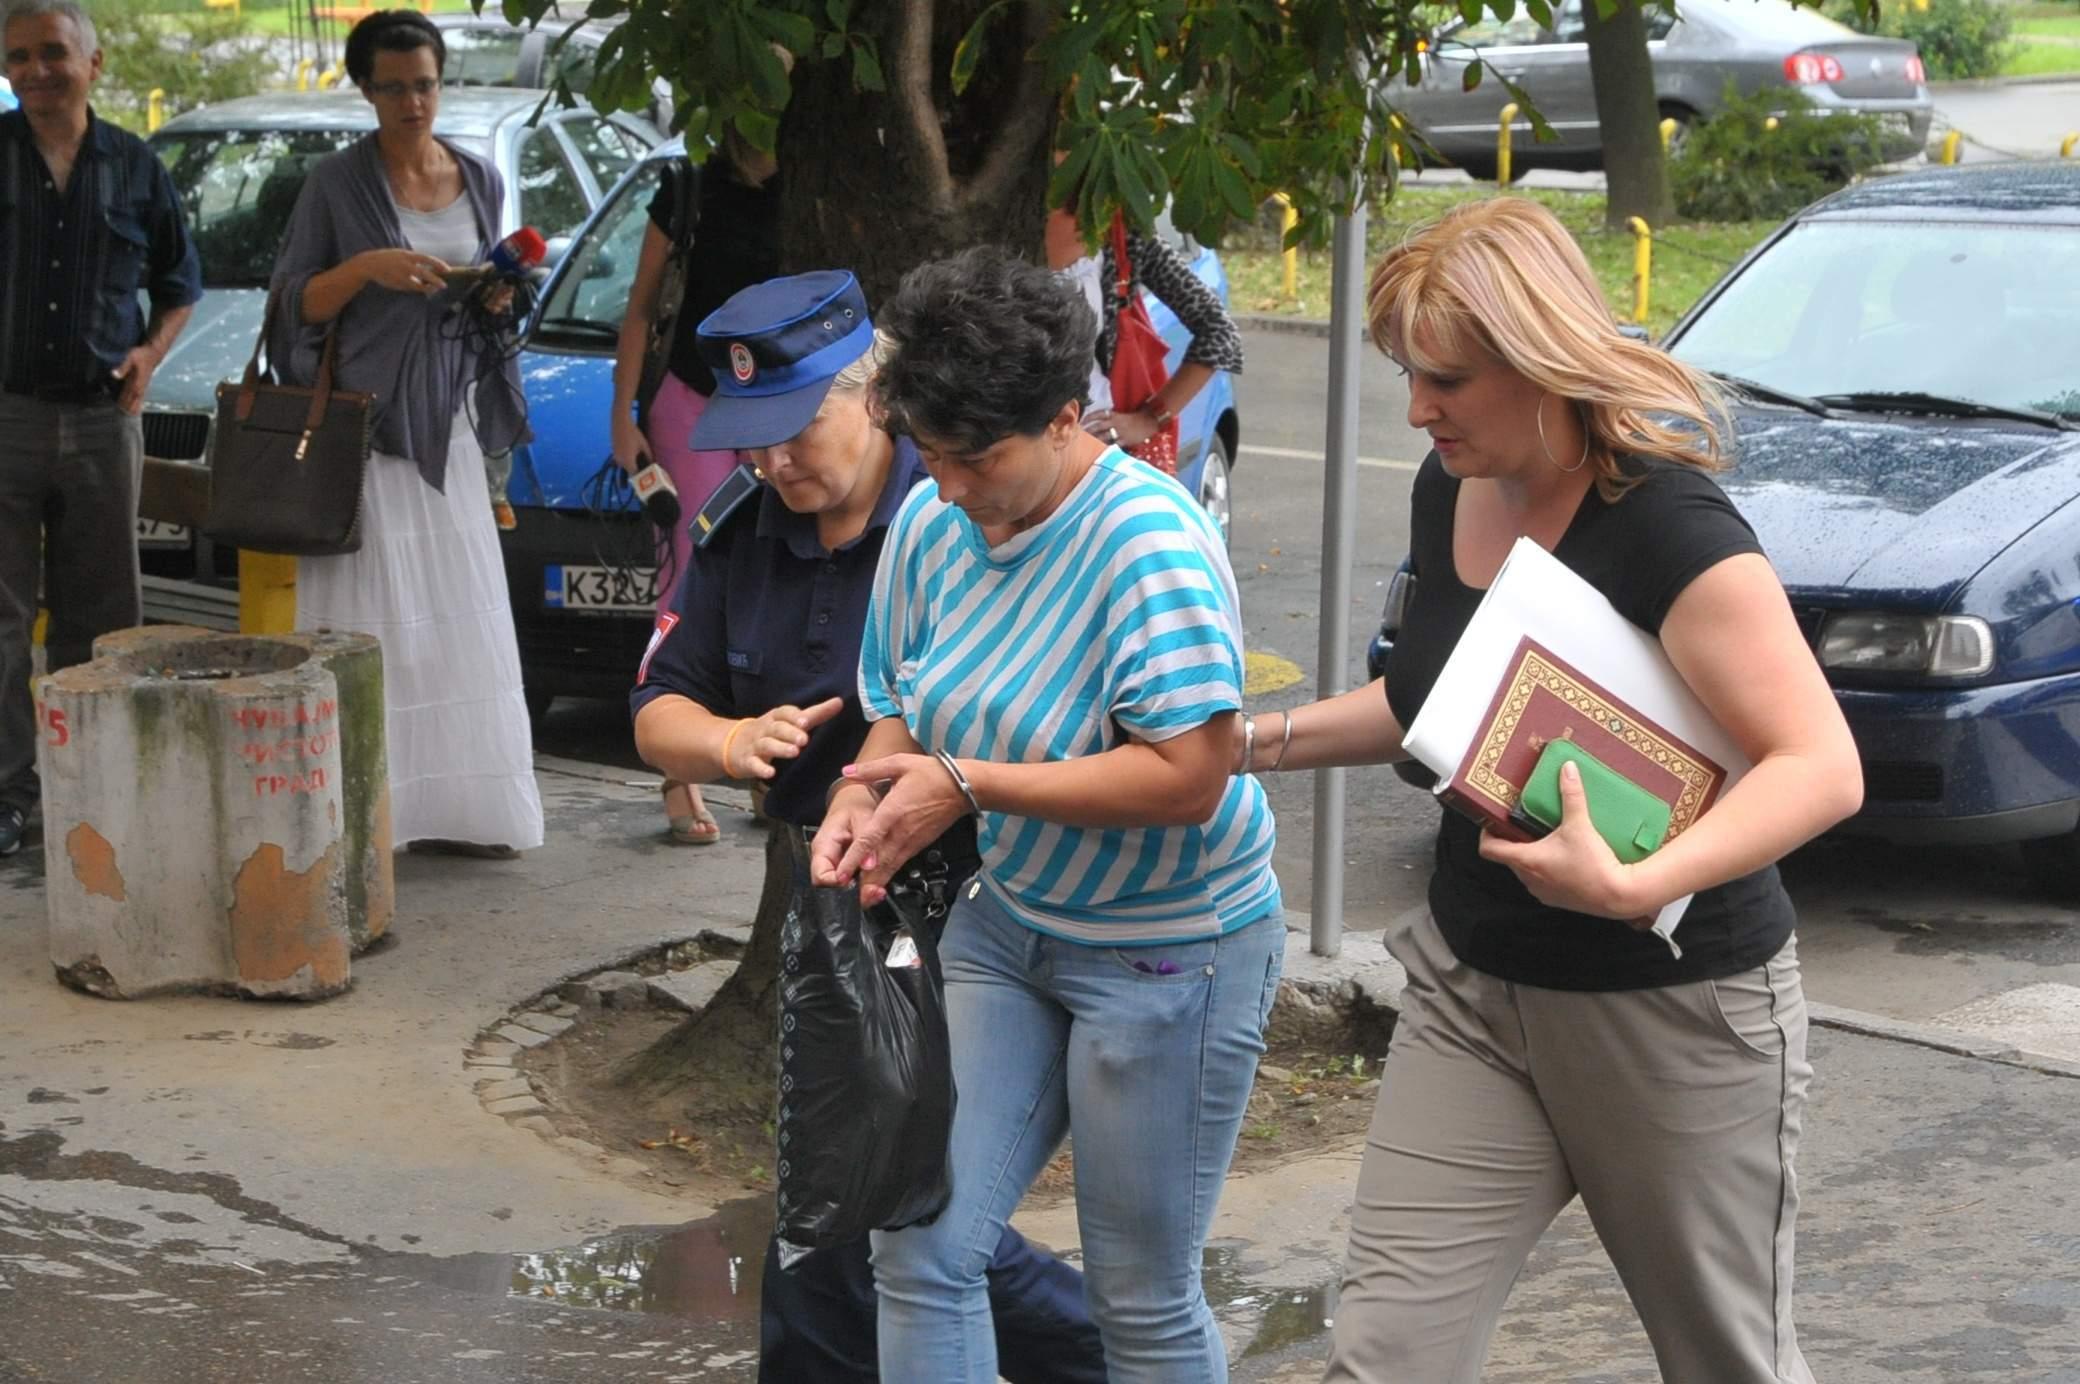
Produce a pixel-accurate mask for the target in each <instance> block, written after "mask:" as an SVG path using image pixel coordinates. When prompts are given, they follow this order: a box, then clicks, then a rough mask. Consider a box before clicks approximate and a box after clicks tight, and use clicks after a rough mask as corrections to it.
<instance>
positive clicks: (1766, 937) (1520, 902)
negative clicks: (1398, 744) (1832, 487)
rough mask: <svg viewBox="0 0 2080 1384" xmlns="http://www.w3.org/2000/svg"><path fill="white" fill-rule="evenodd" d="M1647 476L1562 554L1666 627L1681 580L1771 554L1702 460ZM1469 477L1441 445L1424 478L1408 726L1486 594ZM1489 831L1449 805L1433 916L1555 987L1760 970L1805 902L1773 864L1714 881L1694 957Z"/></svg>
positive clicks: (1593, 503)
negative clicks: (1512, 850) (1459, 538)
mask: <svg viewBox="0 0 2080 1384" xmlns="http://www.w3.org/2000/svg"><path fill="white" fill-rule="evenodd" d="M1626 465H1627V469H1628V473H1629V474H1632V475H1637V476H1640V477H1641V479H1640V480H1639V481H1638V483H1637V484H1635V485H1634V486H1633V487H1632V488H1631V489H1630V490H1629V491H1627V492H1626V493H1625V494H1624V495H1623V496H1622V497H1621V498H1620V499H1619V500H1618V501H1617V502H1616V503H1609V502H1606V501H1605V500H1604V499H1603V497H1602V496H1601V494H1599V492H1598V491H1597V490H1596V488H1595V487H1593V486H1592V487H1590V489H1589V493H1588V494H1587V495H1586V496H1584V497H1583V499H1582V504H1581V508H1580V509H1579V510H1578V511H1576V513H1575V517H1574V520H1573V522H1572V523H1571V524H1570V525H1569V526H1568V529H1567V532H1566V533H1565V534H1563V535H1562V536H1561V539H1560V542H1559V544H1558V546H1557V547H1556V548H1555V549H1554V552H1553V555H1554V556H1555V557H1557V558H1559V559H1560V561H1562V562H1563V563H1565V564H1566V565H1567V566H1568V567H1569V568H1571V569H1573V570H1574V572H1575V573H1576V574H1577V575H1579V576H1581V577H1582V578H1583V579H1584V580H1586V581H1587V582H1588V583H1589V584H1590V585H1591V586H1594V587H1595V588H1596V589H1597V590H1598V591H1601V592H1602V593H1603V594H1604V595H1605V596H1607V597H1608V598H1609V599H1610V602H1611V604H1612V605H1614V606H1616V607H1617V608H1618V611H1619V612H1620V613H1621V614H1622V615H1624V616H1625V618H1626V619H1628V620H1630V621H1632V623H1633V624H1635V625H1638V626H1639V627H1640V628H1641V629H1643V630H1645V631H1647V633H1649V634H1653V635H1657V636H1658V635H1659V634H1660V632H1661V622H1662V620H1663V619H1664V618H1665V617H1666V616H1667V614H1668V611H1669V607H1671V606H1673V605H1674V604H1675V602H1676V597H1678V596H1680V595H1681V594H1682V592H1683V588H1684V587H1686V586H1688V585H1689V584H1690V583H1691V582H1692V581H1693V580H1695V579H1696V578H1697V577H1698V575H1699V574H1701V573H1702V572H1704V571H1705V569H1707V568H1709V567H1711V566H1713V565H1714V564H1715V563H1718V562H1720V561H1722V560H1723V559H1725V558H1728V557H1732V556H1733V555H1735V554H1737V553H1759V552H1761V551H1762V548H1761V545H1760V544H1758V543H1757V542H1756V541H1755V532H1754V530H1753V529H1751V528H1749V527H1748V522H1747V521H1746V520H1745V519H1743V518H1741V516H1740V513H1739V511H1737V510H1736V509H1734V507H1733V504H1732V502H1731V501H1729V500H1728V499H1727V498H1726V496H1725V494H1724V492H1722V491H1721V490H1720V489H1719V487H1718V486H1717V485H1716V484H1715V483H1714V482H1713V481H1712V479H1711V477H1710V476H1708V475H1706V474H1705V473H1704V472H1702V471H1699V470H1698V469H1696V468H1695V467H1690V466H1682V465H1678V464H1675V463H1669V462H1659V461H1647V460H1628V462H1627V463H1626ZM1458 498H1459V481H1458V480H1457V478H1455V477H1453V476H1452V475H1451V474H1449V473H1448V472H1447V471H1446V470H1445V469H1444V466H1443V464H1442V463H1440V462H1439V461H1438V459H1437V456H1436V454H1435V453H1432V454H1431V455H1430V456H1429V458H1427V459H1426V460H1425V461H1424V462H1423V465H1422V469H1421V470H1419V471H1418V472H1417V473H1416V481H1415V493H1414V497H1413V502H1412V515H1411V519H1410V534H1411V539H1410V549H1411V551H1410V554H1409V562H1410V565H1411V567H1412V569H1413V571H1414V574H1415V585H1414V588H1413V590H1412V591H1411V592H1410V594H1409V600H1408V608H1407V612H1406V613H1405V614H1404V616H1403V617H1402V624H1401V630H1400V633H1399V636H1398V637H1397V638H1396V639H1395V641H1394V648H1393V651H1392V653H1391V654H1390V655H1389V656H1388V659H1387V668H1386V683H1387V703H1388V705H1389V706H1391V707H1392V708H1393V711H1394V716H1395V719H1396V720H1398V721H1399V722H1400V723H1401V724H1402V725H1403V726H1407V725H1410V724H1413V722H1414V721H1415V717H1416V713H1417V712H1419V711H1421V710H1422V708H1423V702H1424V699H1425V698H1427V697H1428V696H1429V695H1430V689H1431V687H1432V686H1433V685H1435V683H1436V681H1437V675H1438V673H1439V672H1441V671H1442V670H1443V668H1444V664H1445V660H1446V659H1447V658H1448V657H1450V655H1451V652H1452V650H1453V648H1454V647H1456V646H1457V644H1458V642H1459V636H1460V634H1461V633H1462V632H1463V631H1464V630H1465V628H1466V624H1467V622H1468V621H1469V620H1471V619H1472V618H1473V612H1474V608H1475V607H1476V606H1478V605H1479V604H1480V600H1481V596H1482V595H1483V594H1484V593H1483V592H1482V591H1479V590H1476V589H1474V588H1471V587H1468V586H1466V585H1464V584H1463V583H1462V582H1460V580H1459V576H1458V571H1457V568H1456V567H1455V565H1454V564H1453V561H1452V526H1453V520H1454V516H1455V514H1456V512H1457V504H1458ZM1480 837H1481V833H1480V828H1479V827H1478V826H1476V825H1475V824H1474V823H1473V822H1472V821H1471V820H1470V819H1468V818H1467V817H1465V816H1463V815H1462V814H1460V813H1458V812H1454V811H1450V810H1447V811H1446V812H1445V813H1444V820H1443V823H1442V825H1441V826H1440V828H1439V830H1438V833H1437V870H1436V873H1435V874H1434V875H1432V876H1431V880H1430V911H1431V913H1432V914H1433V915H1434V916H1435V917H1436V919H1437V926H1438V930H1439V931H1440V932H1442V933H1443V934H1444V936H1445V939H1446V940H1447V941H1448V942H1450V943H1451V947H1452V951H1453V952H1454V953H1455V954H1456V955H1457V956H1458V957H1459V959H1460V960H1461V961H1464V962H1465V963H1466V964H1467V965H1469V966H1472V967H1473V968H1475V969H1476V970H1480V971H1485V972H1487V973H1488V974H1489V975H1492V976H1497V977H1499V978H1501V979H1503V980H1507V981H1511V982H1514V983H1516V984H1519V985H1535V986H1540V987H1543V988H1546V989H1552V990H1636V989H1643V988H1646V987H1648V986H1657V985H1678V984H1683V983H1685V982H1689V981H1699V980H1716V979H1719V978H1722V977H1725V976H1730V975H1736V974H1738V973H1740V972H1742V971H1746V970H1750V969H1752V968H1754V967H1756V966H1760V965H1761V964H1762V963H1763V962H1765V961H1767V960H1768V959H1769V958H1770V957H1771V956H1774V955H1775V954H1776V952H1777V950H1778V949H1779V948H1780V947H1782V946H1783V945H1784V942H1785V940H1786V939H1787V938H1788V937H1790V935H1791V928H1792V921H1793V919H1792V910H1791V900H1790V897H1789V896H1788V895H1786V894H1785V892H1784V886H1783V884H1782V883H1781V882H1780V881H1779V880H1778V878H1777V870H1776V867H1775V866H1774V865H1772V866H1769V867H1767V868H1765V869H1762V870H1758V871H1756V872H1755V873H1754V874H1752V875H1747V876H1744V877H1742V878H1740V879H1736V880H1730V881H1728V882H1727V883H1725V884H1722V885H1720V886H1718V887H1717V888H1715V889H1708V890H1705V891H1704V892H1703V893H1701V894H1699V895H1698V896H1697V897H1696V898H1695V899H1694V900H1692V901H1691V904H1690V908H1689V911H1688V912H1687V913H1686V914H1684V916H1683V921H1682V923H1681V924H1680V925H1679V926H1678V927H1677V928H1676V933H1675V936H1676V941H1677V943H1678V944H1679V945H1680V946H1681V947H1682V949H1683V956H1682V959H1681V960H1677V959H1676V958H1675V957H1674V956H1673V955H1672V954H1671V953H1670V951H1669V949H1668V944H1667V943H1665V942H1663V941H1662V940H1661V939H1660V938H1659V937H1656V936H1654V935H1653V934H1652V933H1647V932H1640V931H1636V930H1634V929H1633V928H1632V927H1630V926H1628V925H1627V924H1625V923H1621V922H1613V921H1611V920H1610V919H1606V918H1592V917H1589V916H1588V915H1586V914H1581V913H1569V912H1566V911H1563V910H1561V909H1556V908H1549V907H1547V906H1546V905H1544V904H1542V903H1540V902H1539V901H1538V900H1537V899H1535V898H1533V897H1532V896H1531V894H1530V891H1528V890H1527V889H1525V888H1524V885H1523V883H1522V882H1521V881H1520V880H1519V879H1518V878H1517V876H1516V874H1515V872H1514V871H1512V870H1510V869H1508V868H1507V867H1505V866H1502V865H1498V864H1495V863H1494V862H1492V861H1488V860H1484V859H1482V858H1481V854H1480Z"/></svg>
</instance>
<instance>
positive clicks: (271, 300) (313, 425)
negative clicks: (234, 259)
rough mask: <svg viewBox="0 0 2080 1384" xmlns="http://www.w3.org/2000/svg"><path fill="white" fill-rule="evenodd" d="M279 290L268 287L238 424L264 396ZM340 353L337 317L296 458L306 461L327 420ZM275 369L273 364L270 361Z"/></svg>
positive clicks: (328, 328)
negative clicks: (263, 373) (264, 362)
mask: <svg viewBox="0 0 2080 1384" xmlns="http://www.w3.org/2000/svg"><path fill="white" fill-rule="evenodd" d="M275 295H276V289H275V287H274V285H273V284H269V285H268V286H267V304H266V306H265V307H263V308H262V309H261V316H260V333H259V335H258V336H256V337H255V338H254V339H253V354H252V355H250V356H248V357H246V368H245V374H244V375H243V376H242V377H241V378H240V380H239V385H238V412H237V417H238V421H239V422H241V423H243V422H245V421H247V420H248V419H250V418H251V417H252V416H253V401H254V399H256V398H257V397H258V396H259V393H260V358H261V357H262V356H263V355H265V354H266V353H267V333H268V331H269V330H270V329H271V328H272V327H273V326H274V305H275ZM338 351H339V318H338V317H334V318H333V319H332V320H331V321H330V322H328V323H326V324H325V349H324V350H323V351H321V352H320V353H319V355H318V378H317V380H316V381H315V382H314V384H313V385H312V388H311V406H310V410H309V412H307V413H306V414H305V415H304V419H303V437H302V438H301V440H299V441H298V442H297V444H296V459H297V460H298V461H302V460H303V454H304V451H305V449H307V448H308V447H309V446H310V443H311V434H313V433H315V432H316V431H317V430H318V425H319V424H320V423H323V422H324V421H325V409H326V406H327V405H329V404H330V403H331V402H332V366H333V360H334V358H335V357H336V355H337V354H338ZM268 364H269V367H270V368H272V366H273V362H272V361H271V360H270V361H269V362H268Z"/></svg>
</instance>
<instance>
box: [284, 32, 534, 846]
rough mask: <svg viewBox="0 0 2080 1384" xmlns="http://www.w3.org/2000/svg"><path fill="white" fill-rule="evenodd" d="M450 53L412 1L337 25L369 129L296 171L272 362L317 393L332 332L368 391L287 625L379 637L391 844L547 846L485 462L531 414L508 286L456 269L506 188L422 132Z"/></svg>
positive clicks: (350, 379) (518, 434) (491, 235)
mask: <svg viewBox="0 0 2080 1384" xmlns="http://www.w3.org/2000/svg"><path fill="white" fill-rule="evenodd" d="M446 59H447V50H446V48H445V47H444V45H443V44H442V42H441V34H440V30H438V29H436V28H435V27H434V26H433V24H432V23H431V22H429V21H428V20H427V18H426V17H425V16H424V15H422V14H420V13H418V12H417V11H415V10H379V11H377V12H376V13H374V14H371V15H369V16H368V17H367V18H365V19H363V20H361V22H360V23H358V24H356V25H355V26H354V28H353V31H352V32H351V33H350V34H349V35H348V36H347V49H346V65H347V76H348V78H349V79H350V80H351V81H353V83H354V84H355V85H356V86H357V87H359V88H360V89H361V92H362V94H363V95H364V96H366V97H367V98H368V100H369V103H370V104H371V105H373V106H374V107H375V113H376V132H375V133H374V134H372V135H369V136H367V137H366V138H364V139H361V140H359V141H358V142H356V143H355V144H354V145H352V146H351V147H349V148H347V149H344V150H342V151H340V152H339V153H337V154H334V155H332V156H331V157H329V158H327V159H325V160H324V161H322V162H320V163H319V164H318V165H317V166H316V167H314V168H313V169H312V170H311V173H310V176H309V177H307V178H306V179H305V180H304V185H303V191H302V192H301V194H300V195H299V196H298V198H297V202H296V210H295V211H294V213H292V214H291V216H290V220H289V231H288V235H287V237H286V239H285V241H284V243H283V246H282V250H281V255H280V257H279V259H278V260H277V261H276V264H275V274H274V281H273V284H272V286H271V291H270V302H271V307H270V309H269V311H270V316H269V320H268V344H269V357H270V359H271V360H272V361H273V362H274V365H275V369H276V372H277V374H278V375H280V376H281V377H282V378H283V381H284V382H285V383H299V384H309V383H311V382H312V381H313V380H314V379H315V378H316V376H317V372H318V359H319V353H320V351H321V350H322V349H323V347H324V343H325V336H326V332H327V330H328V329H329V328H332V327H335V326H336V327H337V329H338V344H337V362H336V366H335V383H336V385H337V387H338V388H340V389H343V390H358V391H366V392H367V393H369V394H371V395H373V396H374V397H375V407H374V418H373V437H372V440H371V447H370V456H369V462H368V477H367V482H366V488H365V490H364V493H363V498H362V504H363V506H364V510H363V522H362V530H361V531H362V541H361V548H360V550H359V551H357V552H353V553H349V554H346V555H344V556H341V557H317V558H305V559H303V561H302V563H301V564H300V568H299V571H298V575H297V583H296V623H297V627H298V628H299V629H316V628H331V629H349V630H360V631H363V632H365V633H368V634H373V635H375V636H376V637H377V638H378V639H380V640H381V641H382V645H383V686H384V696H385V700H386V702H387V704H388V717H387V734H388V737H389V747H390V751H389V757H390V806H391V814H392V832H393V838H394V839H395V840H397V841H399V842H401V843H406V844H410V845H414V846H418V847H422V848H433V849H442V850H448V851H452V852H456V853H461V854H469V855H480V856H490V857H496V858H508V857H511V856H513V855H514V854H516V853H517V852H518V851H520V850H523V849H526V848H528V847H532V846H538V845H540V844H541V841H542V804H541V798H540V796H539V795H538V794H537V792H536V790H535V782H534V769H533V761H532V747H531V744H530V740H529V736H528V724H527V705H526V701H525V698H524V696H523V694H522V692H521V685H520V652H519V646H518V643H517V641H516V640H515V638H514V634H513V615H512V610H511V607H510V606H509V605H508V604H507V601H506V583H505V569H504V565H503V564H502V562H501V561H500V558H499V549H498V533H497V530H496V527H495V525H494V522H493V520H492V517H491V502H490V497H489V494H488V492H487V489H486V484H485V476H484V453H485V451H487V450H491V451H497V450H499V449H502V448H507V447H511V446H512V445H513V444H514V443H515V442H519V441H525V440H526V438H527V435H528V434H527V415H526V409H525V405H524V404H523V402H522V400H521V395H520V377H519V370H518V367H517V365H516V364H515V362H514V360H513V358H512V356H511V353H510V352H507V353H504V358H503V359H501V358H500V357H499V354H498V353H499V345H498V343H500V342H502V341H504V340H505V338H504V336H503V334H502V333H501V332H499V331H497V330H496V329H495V328H494V327H491V326H487V323H491V324H495V322H496V320H497V319H498V318H499V317H500V316H501V315H502V314H503V313H504V312H505V311H506V308H507V300H508V299H509V297H510V291H509V290H498V289H495V288H481V287H468V286H458V287H451V286H450V285H449V282H448V277H447V276H448V271H449V269H450V266H453V265H470V264H477V263H481V262H482V261H483V260H484V258H485V257H486V256H487V255H488V254H489V253H490V250H491V247H492V246H493V245H494V244H496V243H497V241H498V238H499V209H500V208H501V207H502V206H503V205H504V189H503V187H502V186H501V185H500V180H499V176H498V173H497V170H495V169H494V168H492V167H491V166H490V165H489V164H488V163H486V162H484V161H483V160H482V159H479V158H477V157H476V156H474V155H472V154H468V153H465V152H464V151H462V150H461V149H458V148H456V147H455V146H454V145H453V144H450V143H448V142H447V141H445V140H443V139H440V138H439V137H437V136H436V135H435V134H434V129H433V127H434V120H435V117H436V116H437V115H438V114H439V112H440V96H441V86H440V81H441V71H442V68H443V66H444V65H445V63H446ZM285 483H288V482H285Z"/></svg>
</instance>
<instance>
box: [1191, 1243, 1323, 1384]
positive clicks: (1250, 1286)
mask: <svg viewBox="0 0 2080 1384" xmlns="http://www.w3.org/2000/svg"><path fill="white" fill-rule="evenodd" d="M1239 1259H1240V1255H1239V1247H1237V1246H1234V1245H1218V1244H1216V1245H1208V1246H1207V1247H1206V1258H1205V1266H1204V1268H1203V1269H1202V1271H1201V1272H1202V1275H1203V1278H1204V1281H1205V1284H1206V1300H1207V1301H1208V1302H1210V1303H1211V1304H1213V1314H1214V1316H1216V1317H1217V1318H1219V1319H1220V1321H1221V1324H1222V1325H1223V1326H1225V1327H1227V1328H1229V1330H1230V1333H1231V1334H1230V1337H1229V1339H1230V1340H1233V1339H1234V1336H1233V1334H1232V1333H1233V1329H1234V1328H1235V1327H1237V1326H1242V1327H1244V1329H1245V1331H1244V1334H1245V1335H1246V1338H1247V1340H1248V1341H1249V1344H1248V1345H1247V1346H1245V1347H1243V1350H1242V1358H1243V1359H1248V1358H1249V1357H1250V1356H1253V1355H1268V1354H1270V1353H1271V1352H1272V1351H1275V1350H1281V1349H1283V1348H1285V1347H1286V1346H1290V1345H1295V1344H1297V1343H1299V1342H1301V1341H1306V1340H1310V1339H1312V1338H1313V1337H1316V1336H1319V1335H1321V1334H1322V1333H1323V1332H1324V1331H1326V1330H1328V1324H1329V1322H1330V1321H1331V1320H1333V1319H1334V1318H1335V1316H1336V1291H1337V1282H1338V1280H1337V1279H1336V1278H1334V1277H1331V1278H1330V1279H1328V1280H1327V1281H1326V1282H1324V1283H1322V1284H1320V1285H1318V1286H1316V1287H1312V1288H1267V1287H1264V1286H1262V1285H1261V1284H1255V1283H1251V1282H1250V1281H1249V1280H1248V1279H1246V1278H1244V1277H1243V1276H1242V1273H1241V1268H1240V1263H1239ZM1251 1319H1254V1329H1249V1328H1250V1323H1251Z"/></svg>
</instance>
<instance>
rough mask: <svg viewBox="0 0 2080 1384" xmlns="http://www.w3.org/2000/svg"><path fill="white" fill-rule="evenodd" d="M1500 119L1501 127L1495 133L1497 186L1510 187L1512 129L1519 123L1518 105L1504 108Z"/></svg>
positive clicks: (1513, 103) (1512, 104)
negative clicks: (1510, 141)
mask: <svg viewBox="0 0 2080 1384" xmlns="http://www.w3.org/2000/svg"><path fill="white" fill-rule="evenodd" d="M1500 119H1501V122H1502V123H1501V127H1500V128H1499V129H1497V130H1496V132H1495V186H1497V187H1508V186H1509V172H1510V170H1509V140H1510V127H1511V126H1512V125H1514V124H1516V121H1517V103H1516V102H1514V101H1512V102H1510V103H1509V104H1508V105H1506V106H1504V107H1503V108H1502V113H1501V117H1500Z"/></svg>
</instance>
